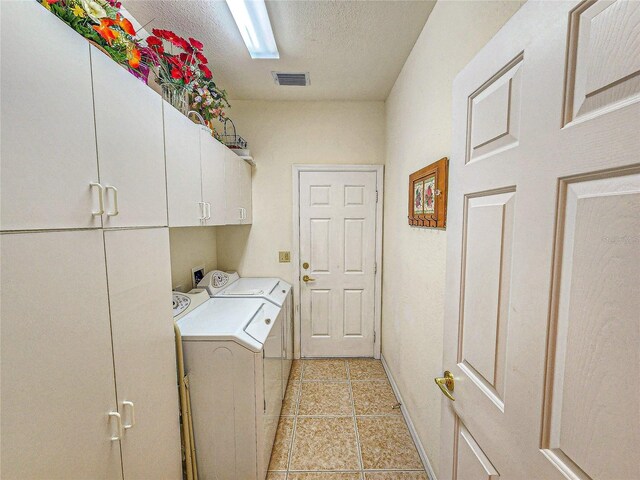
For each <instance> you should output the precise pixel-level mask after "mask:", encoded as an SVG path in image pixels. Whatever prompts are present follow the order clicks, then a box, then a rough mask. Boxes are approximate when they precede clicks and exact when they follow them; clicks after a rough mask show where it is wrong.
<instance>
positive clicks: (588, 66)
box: [434, 0, 640, 480]
mask: <svg viewBox="0 0 640 480" xmlns="http://www.w3.org/2000/svg"><path fill="white" fill-rule="evenodd" d="M639 38H640V3H639V2H626V1H603V0H599V1H593V2H591V1H589V2H581V3H580V2H576V1H571V2H537V1H530V2H528V3H526V4H525V5H524V6H523V7H522V8H521V9H520V11H518V13H516V15H515V16H514V17H513V18H512V19H511V20H510V21H509V22H508V23H507V24H506V25H505V27H504V28H503V29H502V30H501V31H500V32H499V33H498V34H497V35H496V36H495V37H494V38H493V39H492V40H491V41H490V42H489V44H488V45H487V46H486V47H485V48H484V49H483V50H482V51H481V52H480V53H479V54H478V55H477V56H476V57H475V58H474V59H473V60H472V61H471V63H470V64H469V65H468V66H467V67H466V68H465V69H464V70H463V71H462V72H461V73H460V74H459V75H458V77H457V79H456V81H455V83H454V97H453V105H454V110H453V121H454V135H453V138H454V145H453V153H452V159H451V175H450V176H449V178H450V179H451V184H450V193H449V227H448V230H449V231H448V233H447V239H448V247H447V248H448V252H447V284H446V285H447V287H446V288H447V299H446V315H445V337H444V346H445V354H444V367H445V368H446V369H448V370H451V372H452V373H453V375H454V378H455V389H454V392H453V394H454V396H455V402H451V401H450V400H447V399H446V398H445V397H444V396H443V404H444V409H443V423H442V445H441V455H442V456H441V458H442V461H441V464H440V465H441V472H440V478H443V479H452V478H453V479H467V478H492V479H494V478H509V479H545V480H553V479H560V478H563V476H564V477H566V478H569V479H572V480H578V479H579V480H587V479H609V480H614V479H615V480H631V479H637V478H640V460H639V458H640V457H638V455H637V449H638V445H639V444H640V386H639V382H638V379H639V378H640V349H639V348H638V344H639V342H640V315H638V312H639V311H640V290H639V285H640V281H639V280H640V251H639V249H638V242H639V239H640V167H639V164H638V161H639V159H640V157H639V156H638V152H640V135H638V131H639V129H640V108H639V107H640V103H639V100H640V63H639V60H638V59H640V42H638V41H637V39H639ZM434 388H436V387H435V386H434Z"/></svg>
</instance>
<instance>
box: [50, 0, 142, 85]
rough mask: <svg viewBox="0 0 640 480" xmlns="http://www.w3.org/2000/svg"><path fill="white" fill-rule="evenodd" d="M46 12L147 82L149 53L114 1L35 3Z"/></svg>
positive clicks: (62, 0) (55, 0) (60, 0)
mask: <svg viewBox="0 0 640 480" xmlns="http://www.w3.org/2000/svg"><path fill="white" fill-rule="evenodd" d="M38 1H39V2H40V3H41V4H42V5H43V6H44V7H45V8H46V9H47V10H49V11H50V12H52V13H54V14H55V15H56V16H57V17H59V18H60V19H61V20H62V21H64V22H65V23H67V24H68V25H69V26H70V27H71V28H73V29H74V30H75V31H76V32H78V33H79V34H80V35H82V36H83V37H85V38H87V39H88V40H90V41H91V42H93V43H95V44H96V45H97V46H98V47H99V48H101V49H102V50H104V51H105V52H106V53H107V54H108V55H109V56H110V57H111V58H113V59H114V60H115V61H116V62H118V63H119V64H121V65H124V66H126V67H127V68H128V69H129V71H130V72H131V73H133V74H134V75H135V76H136V77H138V78H140V79H141V80H143V81H145V82H146V81H147V78H148V76H149V69H150V67H151V66H152V65H153V63H154V59H153V52H152V51H151V50H150V49H149V48H147V47H145V46H143V45H142V44H141V41H140V40H139V39H138V38H137V36H136V31H135V29H134V28H133V25H132V24H131V22H130V21H129V20H127V19H126V18H124V17H123V16H122V15H121V14H120V7H121V6H122V5H121V3H120V2H119V1H117V0H38Z"/></svg>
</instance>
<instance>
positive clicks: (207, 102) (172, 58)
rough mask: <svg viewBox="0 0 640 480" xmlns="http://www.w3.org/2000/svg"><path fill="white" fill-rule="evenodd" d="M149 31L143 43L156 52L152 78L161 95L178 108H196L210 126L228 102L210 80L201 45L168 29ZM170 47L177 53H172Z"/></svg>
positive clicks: (219, 117)
mask: <svg viewBox="0 0 640 480" xmlns="http://www.w3.org/2000/svg"><path fill="white" fill-rule="evenodd" d="M152 33H153V35H151V36H149V37H147V45H148V46H149V48H150V49H151V50H152V51H153V52H154V53H155V54H156V58H155V60H156V64H157V66H158V69H157V75H156V77H157V81H158V83H159V84H160V86H161V87H162V89H163V95H165V97H166V98H167V99H169V100H170V101H171V103H172V104H173V105H174V106H175V107H177V108H178V109H180V110H186V109H188V108H189V107H190V108H192V109H193V110H195V111H197V112H198V113H200V115H202V117H203V118H204V119H205V121H206V122H207V124H208V125H209V126H210V127H212V124H211V122H212V121H213V120H214V119H222V118H224V115H225V113H224V110H223V109H224V108H225V107H228V106H229V102H228V101H227V94H226V92H225V91H224V90H221V89H219V88H218V87H217V85H216V83H215V82H214V81H213V74H212V72H211V70H210V69H209V66H208V63H209V61H208V60H207V57H205V56H204V54H203V53H202V49H203V48H204V46H203V44H202V43H201V42H199V41H198V40H196V39H195V38H189V39H188V40H187V39H185V38H182V37H180V36H178V35H176V34H175V33H174V32H171V31H169V30H160V29H153V30H152ZM165 45H166V47H167V48H165ZM174 48H175V49H176V50H178V51H179V52H176V53H173V50H174ZM167 49H170V50H171V52H169V51H167ZM172 100H173V101H172ZM184 113H186V112H184Z"/></svg>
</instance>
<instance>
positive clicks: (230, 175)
mask: <svg viewBox="0 0 640 480" xmlns="http://www.w3.org/2000/svg"><path fill="white" fill-rule="evenodd" d="M242 161H244V160H241V159H240V158H238V156H237V155H236V154H235V153H233V152H232V151H231V150H230V149H228V148H226V149H225V154H224V179H225V180H224V184H225V199H226V200H225V224H227V225H237V224H240V223H242V219H243V214H242V185H241V177H240V162H242Z"/></svg>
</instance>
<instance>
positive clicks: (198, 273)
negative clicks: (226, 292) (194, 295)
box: [191, 265, 204, 288]
mask: <svg viewBox="0 0 640 480" xmlns="http://www.w3.org/2000/svg"><path fill="white" fill-rule="evenodd" d="M203 277H204V265H198V266H197V267H193V268H192V269H191V284H192V286H191V288H196V287H197V286H198V284H199V283H200V280H202V278H203Z"/></svg>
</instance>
